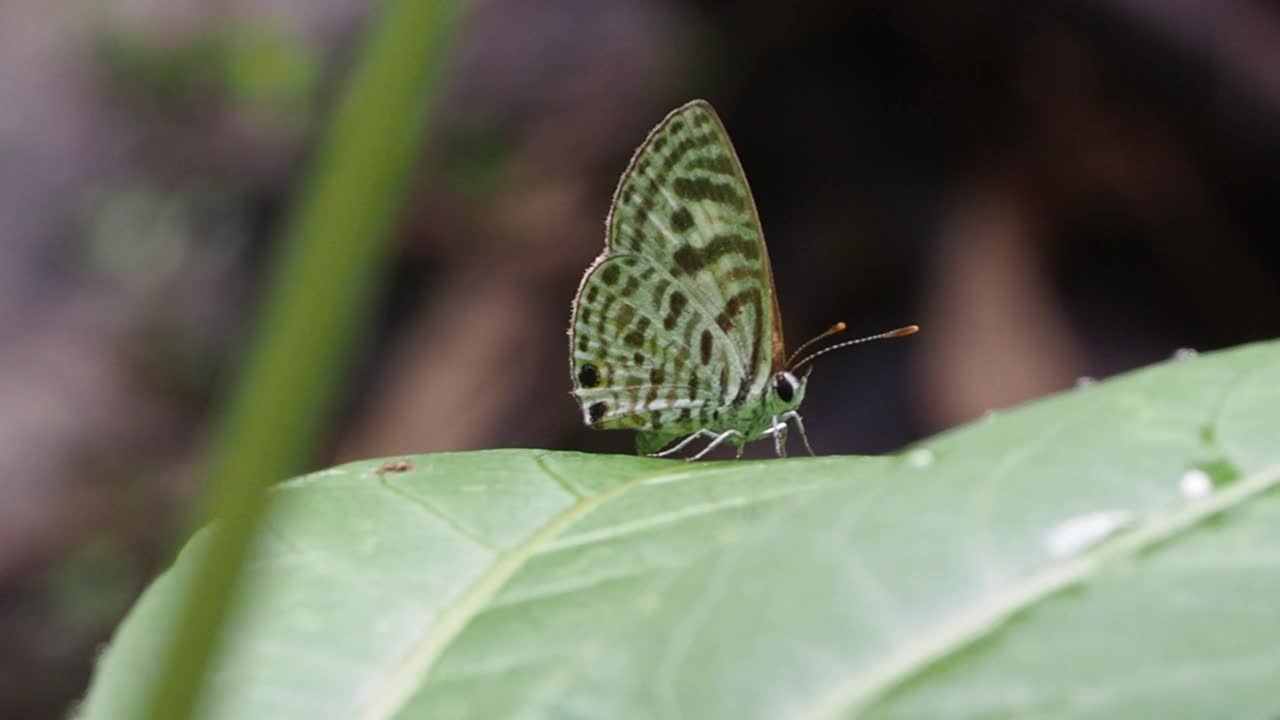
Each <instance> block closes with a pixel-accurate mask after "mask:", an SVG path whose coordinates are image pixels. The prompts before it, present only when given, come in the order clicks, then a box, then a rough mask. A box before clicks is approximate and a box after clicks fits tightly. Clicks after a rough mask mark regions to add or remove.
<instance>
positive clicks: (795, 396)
mask: <svg viewBox="0 0 1280 720" xmlns="http://www.w3.org/2000/svg"><path fill="white" fill-rule="evenodd" d="M808 381H809V373H807V372H806V373H804V374H803V375H801V376H798V377H797V376H796V375H795V373H792V372H791V371H790V370H783V371H781V372H776V373H774V374H773V377H771V378H769V387H768V393H769V394H768V396H767V398H766V400H765V403H766V404H767V405H768V407H769V414H770V415H780V414H782V413H784V412H787V411H790V410H795V409H796V408H798V407H800V402H801V401H803V400H804V387H805V384H806V383H807V382H808Z"/></svg>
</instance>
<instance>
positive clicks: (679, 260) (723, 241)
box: [672, 233, 760, 275]
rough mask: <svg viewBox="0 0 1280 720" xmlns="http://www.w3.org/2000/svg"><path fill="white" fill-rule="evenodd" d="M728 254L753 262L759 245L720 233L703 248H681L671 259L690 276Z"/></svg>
mask: <svg viewBox="0 0 1280 720" xmlns="http://www.w3.org/2000/svg"><path fill="white" fill-rule="evenodd" d="M729 254H739V255H741V256H742V257H744V258H746V259H748V260H755V259H757V258H759V257H760V247H759V243H757V242H755V241H753V240H751V239H750V238H746V237H743V236H741V235H735V234H733V233H721V234H719V235H716V236H715V237H713V238H711V240H710V241H709V242H708V243H707V244H706V246H705V247H701V248H697V247H693V246H690V245H684V246H681V247H680V249H678V250H676V252H675V254H674V255H673V256H672V257H673V259H674V260H675V263H676V267H677V268H679V270H680V271H682V272H684V273H687V274H689V275H692V274H694V273H696V272H698V271H699V270H702V269H703V268H705V267H707V266H709V265H711V264H713V263H714V262H716V261H717V260H719V259H720V258H722V257H724V256H725V255H729Z"/></svg>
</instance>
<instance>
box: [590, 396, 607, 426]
mask: <svg viewBox="0 0 1280 720" xmlns="http://www.w3.org/2000/svg"><path fill="white" fill-rule="evenodd" d="M607 412H609V406H608V404H606V403H605V402H604V401H603V400H600V401H597V402H593V403H591V405H590V406H588V407H587V415H588V416H589V417H590V418H591V424H593V425H594V424H595V423H598V422H600V420H601V419H602V418H603V417H604V415H605V413H607Z"/></svg>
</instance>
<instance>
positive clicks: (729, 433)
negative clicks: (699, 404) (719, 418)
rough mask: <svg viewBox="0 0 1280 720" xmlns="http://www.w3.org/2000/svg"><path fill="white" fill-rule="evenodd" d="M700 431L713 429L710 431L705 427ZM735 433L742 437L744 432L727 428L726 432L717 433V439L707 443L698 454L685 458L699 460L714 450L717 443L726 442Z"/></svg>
mask: <svg viewBox="0 0 1280 720" xmlns="http://www.w3.org/2000/svg"><path fill="white" fill-rule="evenodd" d="M698 432H699V433H703V432H711V431H710V430H705V429H704V430H699V431H698ZM734 435H737V436H738V437H742V433H740V432H738V431H737V430H725V431H724V432H722V433H720V434H719V435H716V439H715V440H712V441H711V442H709V443H707V446H706V447H704V448H702V449H701V450H699V451H698V452H697V454H695V455H693V456H691V457H687V458H685V460H699V459H701V458H702V457H704V456H705V455H706V454H707V453H709V452H711V451H712V450H714V449H715V448H716V446H717V445H719V444H720V443H722V442H724V441H725V440H728V439H729V438H731V437H733V436H734Z"/></svg>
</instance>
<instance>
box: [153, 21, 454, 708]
mask: <svg viewBox="0 0 1280 720" xmlns="http://www.w3.org/2000/svg"><path fill="white" fill-rule="evenodd" d="M462 5H463V3H462V2H461V0H388V1H387V2H385V3H383V4H382V6H381V9H380V11H379V12H378V13H377V14H376V16H374V17H372V18H371V20H370V23H371V25H370V27H369V28H368V34H367V36H366V38H365V42H364V46H363V51H362V52H361V53H360V54H359V56H358V57H357V59H356V61H355V65H354V67H353V70H352V75H351V77H350V78H349V81H348V83H347V85H346V88H345V90H344V92H343V93H342V95H341V97H340V98H339V101H338V104H337V106H336V107H335V109H334V113H333V116H332V118H331V122H332V124H331V126H330V128H329V131H328V134H327V136H326V137H325V138H324V140H323V143H322V145H321V146H320V148H319V150H318V154H317V156H316V157H315V158H314V159H313V166H312V168H311V172H310V175H309V177H308V180H307V183H306V185H305V187H304V188H303V190H302V194H301V195H300V197H299V199H298V203H297V206H296V208H295V213H294V216H293V217H292V219H291V224H290V226H289V231H288V234H287V236H286V239H285V243H284V246H283V248H282V255H281V257H280V258H279V259H278V264H277V266H276V268H275V271H276V275H275V282H274V284H273V286H272V288H271V290H270V293H269V295H268V297H267V301H266V306H265V309H264V315H263V318H262V321H261V324H260V326H259V327H258V328H257V331H256V335H255V339H254V343H253V346H252V348H251V351H250V354H249V356H248V358H247V362H246V366H245V370H244V376H243V379H242V381H241V383H240V385H239V386H238V388H237V389H236V391H235V394H234V396H233V397H232V400H231V403H230V406H229V407H228V412H227V413H226V415H225V416H224V418H223V422H222V425H221V427H220V432H219V436H218V442H217V444H216V445H215V451H214V455H213V460H212V468H211V472H210V476H209V490H208V496H207V502H206V508H207V511H208V514H209V515H210V516H211V519H216V521H217V523H218V527H217V532H216V533H215V534H214V536H213V540H212V543H211V544H210V547H209V551H208V553H207V555H206V556H205V557H204V558H202V559H201V562H200V568H199V571H198V572H197V573H196V576H195V579H194V580H193V582H192V584H191V586H190V587H189V588H187V591H186V596H185V601H184V604H183V610H182V612H181V614H180V621H179V624H178V626H177V629H176V631H175V634H174V636H173V637H172V638H171V639H170V643H171V644H170V647H169V650H168V654H167V657H166V659H165V662H164V665H163V670H162V672H161V675H160V676H159V677H157V678H156V679H155V685H154V686H153V690H152V692H151V697H150V699H149V700H150V701H149V704H148V712H147V716H148V717H150V718H186V717H191V716H192V715H193V708H195V706H196V703H197V701H198V700H199V695H200V690H201V686H202V684H203V681H204V677H205V674H206V670H207V668H208V666H209V661H210V657H211V656H212V654H213V653H214V652H215V651H216V649H217V642H218V636H219V630H220V627H221V625H222V623H223V620H224V619H225V617H226V615H227V612H228V609H229V608H230V606H231V604H232V602H233V600H234V590H235V585H236V580H237V578H238V577H239V574H240V566H241V565H242V563H243V561H244V559H245V557H246V555H247V554H248V551H249V548H250V546H251V544H252V541H253V536H254V531H255V529H256V527H257V525H258V523H259V521H260V519H261V518H262V516H263V514H264V512H265V510H266V499H265V493H264V491H265V489H266V488H267V487H268V486H269V485H270V484H271V483H273V482H276V481H277V480H280V479H282V478H286V477H289V476H291V475H293V474H295V473H296V472H298V471H299V470H301V469H302V467H303V466H304V464H305V462H306V461H307V459H308V457H309V455H310V454H311V453H312V451H313V450H314V448H315V446H316V443H317V439H318V438H319V436H320V432H321V430H322V429H323V426H324V423H325V419H326V417H327V415H328V411H329V409H330V407H331V405H332V402H333V400H334V397H335V395H336V388H338V387H339V386H340V382H339V377H340V375H341V373H342V370H343V368H344V367H345V365H346V361H347V360H348V358H349V356H350V355H351V352H350V350H351V348H352V347H353V346H354V345H356V343H355V342H353V340H354V338H355V337H356V336H357V334H358V333H357V331H358V328H359V326H360V324H361V322H362V320H363V319H364V318H365V317H366V316H367V312H368V309H369V307H370V303H371V300H372V298H373V290H374V287H375V284H376V280H377V277H378V271H379V269H380V267H381V263H382V260H383V258H384V257H385V255H386V246H387V244H388V237H389V230H390V227H391V224H392V222H393V221H394V219H395V217H396V215H397V210H398V209H399V207H400V204H401V201H402V198H403V195H404V189H405V185H406V181H407V180H408V178H409V176H410V173H411V170H412V168H413V164H414V160H415V159H416V158H417V156H418V147H419V142H420V139H421V137H422V127H423V120H424V118H425V116H426V111H427V108H428V107H429V105H430V103H431V101H432V100H433V99H434V98H435V97H437V95H438V90H439V87H440V85H441V82H442V80H443V78H444V72H443V71H444V69H445V60H446V56H447V52H448V49H449V45H450V41H451V39H452V37H453V35H454V31H455V28H456V26H457V24H458V22H459V20H460V17H461V14H462Z"/></svg>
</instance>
